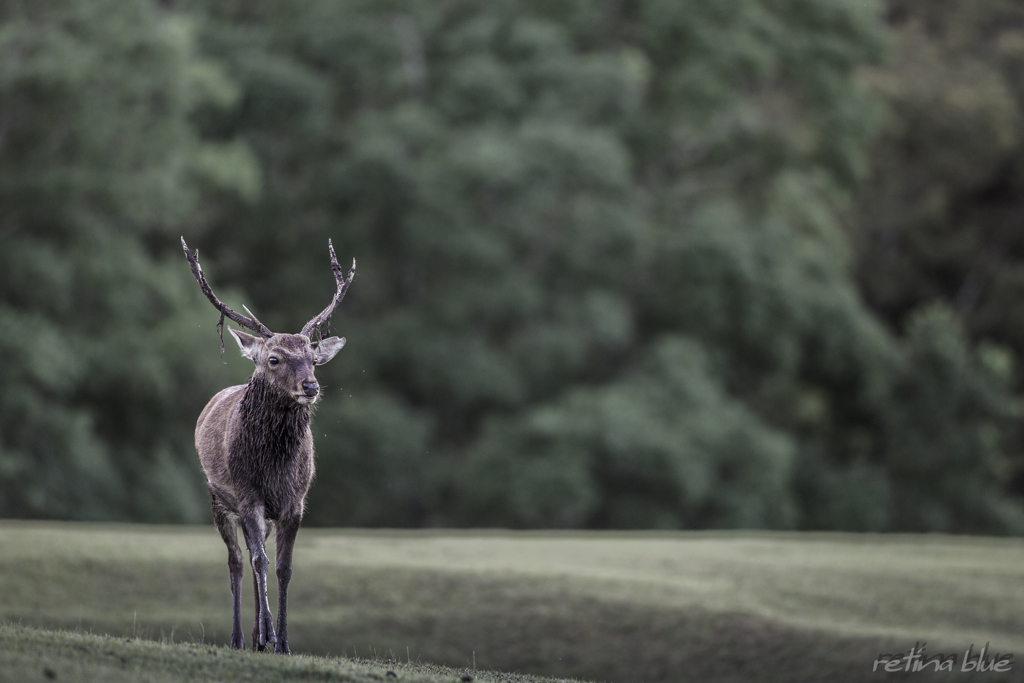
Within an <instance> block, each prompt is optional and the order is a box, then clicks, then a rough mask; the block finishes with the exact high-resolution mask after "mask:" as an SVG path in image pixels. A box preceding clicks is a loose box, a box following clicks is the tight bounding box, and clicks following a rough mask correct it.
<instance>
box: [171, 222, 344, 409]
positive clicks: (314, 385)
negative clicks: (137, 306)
mask: <svg viewBox="0 0 1024 683" xmlns="http://www.w3.org/2000/svg"><path fill="white" fill-rule="evenodd" d="M181 246H182V248H183V249H184V250H185V258H187V259H188V263H189V266H190V267H191V268H192V274H193V275H194V276H195V278H196V281H197V282H198V283H199V286H200V287H201V288H202V290H203V293H204V294H205V295H206V298H207V299H209V300H210V303H212V304H213V305H214V307H216V308H217V310H219V311H220V314H221V318H220V322H219V323H218V327H222V326H223V324H224V318H225V317H226V318H230V319H231V320H233V321H235V322H236V323H238V324H239V325H241V326H243V327H247V328H249V329H250V330H252V331H253V332H256V333H257V335H258V336H256V335H251V334H247V333H245V332H240V331H238V330H235V329H232V328H230V327H229V328H228V332H230V333H231V336H232V337H234V339H235V341H236V342H238V347H239V349H241V351H242V355H243V356H245V357H246V358H248V359H250V360H251V361H252V362H253V363H255V365H256V372H255V373H254V376H257V375H258V376H261V377H263V378H264V379H265V380H266V381H267V382H268V383H269V384H270V385H271V386H273V387H275V388H276V389H277V390H278V392H279V393H281V394H282V395H286V396H290V397H291V398H292V399H294V400H295V402H296V403H301V404H309V403H314V402H315V401H316V400H317V397H318V396H319V394H320V384H319V383H318V382H317V381H316V377H315V376H314V375H313V370H314V367H315V366H317V365H323V364H324V363H326V362H327V361H329V360H331V359H332V358H334V356H336V355H337V354H338V352H339V351H341V349H342V347H343V346H345V338H344V337H326V338H323V337H322V336H320V334H319V331H320V328H321V327H322V326H323V325H324V323H326V322H327V321H328V320H329V319H330V317H331V314H332V313H333V312H334V308H335V307H336V306H337V305H338V304H339V303H340V302H341V300H342V299H343V298H344V296H345V292H346V291H347V290H348V286H349V285H350V284H352V278H354V277H355V275H356V262H355V259H353V260H352V268H350V269H349V271H348V275H344V272H343V271H342V269H341V266H340V265H338V258H337V257H336V256H335V254H334V245H332V244H331V242H330V240H328V242H327V248H328V250H329V251H330V254H331V270H332V271H333V273H334V279H335V282H336V283H337V291H336V292H335V293H334V298H333V299H332V300H331V303H330V304H329V305H328V306H327V308H325V309H324V310H323V311H321V312H320V314H319V315H318V316H316V317H315V318H313V319H312V320H310V321H309V322H308V323H306V324H305V325H304V326H303V328H302V331H301V332H300V333H299V334H275V333H273V332H271V331H270V330H269V329H268V328H267V327H266V325H264V324H263V323H261V322H260V321H259V320H257V319H256V316H255V315H253V314H252V311H250V310H249V309H248V308H245V307H244V306H243V308H245V312H246V313H248V314H249V317H246V316H244V315H240V314H239V313H236V312H235V311H233V310H231V309H230V308H228V307H227V306H226V305H225V304H224V303H223V302H221V300H220V299H218V298H217V295H215V294H214V293H213V290H212V289H211V288H210V285H209V284H208V283H207V282H206V276H204V275H203V269H202V267H201V266H200V265H199V253H198V252H193V251H190V250H189V248H188V245H187V244H185V238H184V237H183V238H182V239H181ZM314 333H316V335H317V337H318V338H317V339H315V340H314V339H313V336H314ZM222 335H223V332H222ZM221 348H222V349H223V340H222V346H221Z"/></svg>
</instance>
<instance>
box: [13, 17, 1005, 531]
mask: <svg viewBox="0 0 1024 683" xmlns="http://www.w3.org/2000/svg"><path fill="white" fill-rule="evenodd" d="M181 235H184V236H185V238H186V239H187V240H188V242H189V245H190V246H192V247H198V248H199V250H200V252H201V262H202V263H203V265H204V269H205V272H206V274H207V277H208V278H209V279H210V281H211V284H212V285H213V287H214V289H215V291H217V292H218V294H219V295H220V296H221V298H223V299H224V300H225V301H226V302H227V303H228V305H230V306H232V307H233V308H235V309H236V310H240V309H241V305H242V304H243V303H244V304H246V305H248V306H249V307H250V308H251V309H252V310H253V311H254V312H255V313H256V314H257V315H258V316H259V317H260V319H261V320H262V321H263V322H264V323H266V324H267V325H268V326H269V327H270V328H271V329H273V330H275V331H282V332H296V331H298V329H299V328H300V327H301V326H302V324H303V323H304V322H305V321H306V320H308V319H309V318H311V317H312V316H313V315H314V314H315V313H316V312H317V311H319V310H320V309H321V308H323V306H324V305H326V303H327V302H328V301H329V299H330V296H331V294H332V292H333V289H334V282H333V279H332V277H331V273H330V268H329V261H328V254H327V240H328V239H329V238H330V239H332V240H333V243H334V245H335V248H336V249H337V252H338V255H339V258H340V259H341V261H342V262H343V263H344V262H347V261H348V260H349V259H351V258H353V257H354V258H356V259H357V260H358V264H359V265H358V274H357V277H356V279H355V282H354V284H353V286H352V288H351V290H350V292H349V294H348V296H347V298H346V299H345V301H344V303H343V304H342V306H341V307H340V308H339V310H338V312H337V313H336V314H335V316H334V319H333V321H332V322H333V327H334V329H335V331H336V332H337V333H339V334H342V335H344V336H346V337H347V338H348V345H347V346H346V348H345V349H344V351H343V352H342V353H341V354H340V355H339V356H338V358H337V359H335V361H334V362H332V363H331V364H329V365H326V366H324V367H323V368H321V369H320V371H319V376H320V379H321V382H322V383H323V385H324V397H323V400H322V401H321V404H320V406H319V407H318V409H317V415H316V419H315V421H314V430H315V438H316V447H317V453H318V456H317V457H318V460H317V463H318V475H317V481H316V483H315V485H314V488H313V490H312V492H311V496H310V503H309V509H308V516H307V522H308V523H311V524H316V525H331V526H337V525H345V526H396V527H422V526H454V527H459V526H501V527H519V528H524V527H572V528H688V529H696V528H772V529H833V530H860V531H941V532H954V533H984V534H1021V533H1024V413H1022V408H1021V407H1022V402H1021V399H1022V392H1024V369H1022V367H1021V364H1020V359H1021V358H1022V354H1024V4H1021V3H1019V2H1013V1H1010V0H943V1H941V2H940V1H937V0H890V1H889V2H886V3H872V2H853V1H852V0H729V1H728V2H720V1H717V0H716V1H714V2H711V1H700V0H691V1H684V0H644V1H643V2H639V1H630V0H618V1H612V0H609V1H606V2H596V1H587V0H544V1H541V0H535V1H532V2H531V1H526V0H519V1H512V0H501V1H490V2H485V1H484V0H445V1H443V2H380V1H375V2H369V1H358V0H350V1H348V2H337V1H336V0H288V1H284V0H247V1H245V2H241V1H227V0H220V1H218V2H212V1H210V0H168V1H164V2H157V1H156V0H134V1H133V2H123V1H121V0H92V1H90V2H80V1H78V0H0V516H4V517H22V518H53V519H83V520H132V521H144V522H197V521H203V520H205V519H208V518H209V511H208V510H209V508H208V501H207V493H206V490H205V482H204V480H203V477H202V473H201V471H200V469H199V467H198V463H197V461H196V457H195V453H194V450H193V447H192V433H193V429H194V424H195V419H196V417H197V416H198V414H199V411H200V410H201V409H202V407H203V405H204V404H205V402H206V401H207V400H208V399H209V398H210V397H211V396H212V395H213V394H214V393H215V392H216V391H218V390H220V389H221V388H223V387H225V386H228V385H230V384H237V383H241V382H244V381H245V379H246V377H247V376H248V375H249V374H250V373H251V364H250V363H249V362H248V361H245V360H244V359H242V358H240V357H239V356H238V354H237V352H236V350H235V348H234V344H233V342H232V341H231V339H228V340H227V342H226V343H227V347H228V348H226V350H225V354H224V357H223V360H222V358H221V353H220V340H219V339H218V337H217V333H216V330H215V325H216V322H217V319H218V315H217V313H216V311H215V310H214V309H213V308H212V307H211V306H210V304H209V302H207V301H206V300H205V299H204V298H203V296H202V294H201V292H200V290H199V287H198V286H197V285H196V283H195V281H194V280H193V279H192V275H191V273H190V272H189V269H188V267H187V264H186V263H185V259H184V257H183V255H182V252H181V247H180V240H179V238H180V236H181Z"/></svg>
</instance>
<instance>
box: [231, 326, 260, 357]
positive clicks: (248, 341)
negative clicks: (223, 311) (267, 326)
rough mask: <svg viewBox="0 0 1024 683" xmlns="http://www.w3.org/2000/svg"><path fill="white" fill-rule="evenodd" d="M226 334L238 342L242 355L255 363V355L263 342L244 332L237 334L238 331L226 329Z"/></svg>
mask: <svg viewBox="0 0 1024 683" xmlns="http://www.w3.org/2000/svg"><path fill="white" fill-rule="evenodd" d="M224 327H227V328H228V332H230V333H231V336H232V337H234V338H235V341H236V342H238V348H239V349H241V351H242V355H243V356H245V357H246V358H248V359H249V360H251V361H252V362H253V363H255V362H256V355H257V354H258V353H259V349H260V346H262V345H263V340H262V339H260V338H259V337H254V336H252V335H251V334H246V333H245V332H239V331H238V330H236V329H234V328H232V327H228V326H227V325H225V326H224Z"/></svg>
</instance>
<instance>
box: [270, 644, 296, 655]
mask: <svg viewBox="0 0 1024 683" xmlns="http://www.w3.org/2000/svg"><path fill="white" fill-rule="evenodd" d="M274 652H276V653H277V654H279V655H290V654H291V653H292V651H291V650H289V649H288V643H285V642H280V641H279V642H278V643H277V645H275V646H274Z"/></svg>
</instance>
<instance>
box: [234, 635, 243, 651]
mask: <svg viewBox="0 0 1024 683" xmlns="http://www.w3.org/2000/svg"><path fill="white" fill-rule="evenodd" d="M231 649H232V650H244V649H245V637H244V636H242V634H241V633H233V634H231Z"/></svg>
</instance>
